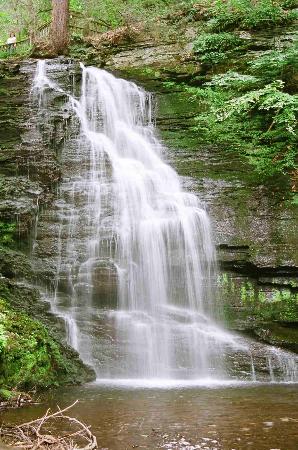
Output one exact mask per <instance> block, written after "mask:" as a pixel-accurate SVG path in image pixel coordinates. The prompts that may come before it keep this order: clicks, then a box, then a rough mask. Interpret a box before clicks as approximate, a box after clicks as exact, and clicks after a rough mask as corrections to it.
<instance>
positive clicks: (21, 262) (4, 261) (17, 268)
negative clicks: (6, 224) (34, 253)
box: [0, 222, 32, 279]
mask: <svg viewBox="0 0 298 450" xmlns="http://www.w3.org/2000/svg"><path fill="white" fill-rule="evenodd" d="M0 224H1V222H0ZM0 274H1V275H2V276H4V277H7V278H14V277H18V278H23V277H26V278H27V279H30V278H31V276H32V270H31V265H30V263H29V260H28V258H27V257H26V256H25V255H24V254H23V253H21V252H17V251H14V250H11V249H9V248H5V247H3V246H1V245H0Z"/></svg>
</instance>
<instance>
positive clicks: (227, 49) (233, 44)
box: [193, 33, 244, 64]
mask: <svg viewBox="0 0 298 450" xmlns="http://www.w3.org/2000/svg"><path fill="white" fill-rule="evenodd" d="M243 47H244V45H243V40H242V39H240V38H239V37H238V36H235V35H234V34H232V33H215V34H212V33H210V34H202V35H201V36H199V37H198V38H197V39H196V40H195V41H194V44H193V51H194V53H195V54H197V55H198V56H199V59H200V61H202V62H205V63H209V64H217V63H220V62H222V61H224V60H226V59H227V58H229V56H230V55H231V53H232V52H233V51H235V50H239V49H240V48H243Z"/></svg>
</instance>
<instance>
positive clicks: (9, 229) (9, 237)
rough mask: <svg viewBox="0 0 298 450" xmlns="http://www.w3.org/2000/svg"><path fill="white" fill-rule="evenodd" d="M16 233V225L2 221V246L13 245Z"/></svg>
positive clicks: (0, 230)
mask: <svg viewBox="0 0 298 450" xmlns="http://www.w3.org/2000/svg"><path fill="white" fill-rule="evenodd" d="M15 232H16V223H14V222H1V221H0V245H12V244H13V243H14V236H15Z"/></svg>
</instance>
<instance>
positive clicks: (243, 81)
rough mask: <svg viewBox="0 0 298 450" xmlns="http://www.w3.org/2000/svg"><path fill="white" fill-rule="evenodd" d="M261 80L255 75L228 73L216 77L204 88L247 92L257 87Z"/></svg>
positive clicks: (205, 84)
mask: <svg viewBox="0 0 298 450" xmlns="http://www.w3.org/2000/svg"><path fill="white" fill-rule="evenodd" d="M260 83H261V80H260V79H259V78H257V77H255V76H253V75H245V74H241V73H238V72H233V71H228V72H226V73H221V74H219V75H214V76H213V77H212V80H211V81H208V82H206V83H204V86H214V87H219V88H222V89H232V90H233V89H234V90H236V91H247V90H250V89H252V88H255V87H257V86H258V85H259V84H260Z"/></svg>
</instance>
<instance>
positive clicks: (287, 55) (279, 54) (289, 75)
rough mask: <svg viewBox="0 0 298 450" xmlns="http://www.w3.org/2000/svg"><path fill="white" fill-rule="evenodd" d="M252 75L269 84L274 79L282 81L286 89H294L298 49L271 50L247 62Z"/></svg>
mask: <svg viewBox="0 0 298 450" xmlns="http://www.w3.org/2000/svg"><path fill="white" fill-rule="evenodd" d="M249 68H250V71H251V73H252V74H254V75H257V76H260V77H262V78H263V79H264V80H265V81H267V82H270V81H271V80H272V79H274V78H278V79H280V80H283V81H284V82H285V84H286V87H288V88H289V89H295V84H296V80H295V77H296V76H297V74H298V48H297V46H293V47H292V48H289V49H286V50H279V51H278V50H272V51H268V52H265V53H264V54H263V55H262V56H259V57H258V58H256V59H254V60H253V61H251V62H249Z"/></svg>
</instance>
